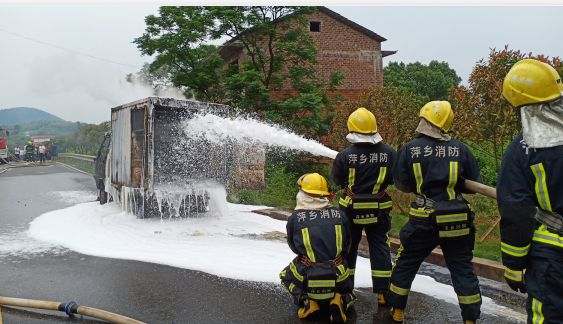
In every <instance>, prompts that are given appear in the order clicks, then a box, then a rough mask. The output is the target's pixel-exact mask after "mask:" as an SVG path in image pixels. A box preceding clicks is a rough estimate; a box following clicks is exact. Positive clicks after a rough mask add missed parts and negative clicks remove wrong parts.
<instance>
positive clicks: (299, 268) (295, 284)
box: [280, 257, 355, 306]
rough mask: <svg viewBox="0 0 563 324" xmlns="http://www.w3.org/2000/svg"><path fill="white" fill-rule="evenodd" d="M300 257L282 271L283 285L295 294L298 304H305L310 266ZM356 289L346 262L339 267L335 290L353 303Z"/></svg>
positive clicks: (294, 299) (295, 301) (294, 297)
mask: <svg viewBox="0 0 563 324" xmlns="http://www.w3.org/2000/svg"><path fill="white" fill-rule="evenodd" d="M299 258H300V257H296V258H295V259H293V261H291V263H290V264H289V265H288V266H287V267H285V268H284V269H283V270H282V271H281V272H280V279H281V282H282V285H284V287H285V288H286V289H287V291H288V292H289V293H290V294H291V295H292V296H293V302H294V303H295V305H297V306H303V302H304V301H305V299H307V298H308V296H307V270H308V267H310V266H306V265H304V264H303V263H301V262H300V261H299ZM353 290H354V286H353V282H352V280H351V278H350V272H349V270H348V268H347V267H346V265H345V264H343V265H339V266H338V267H337V278H336V286H335V288H334V292H337V293H340V294H341V295H343V296H344V298H345V300H346V302H349V303H353V302H354V301H355V296H354V295H353V294H352V292H353ZM346 306H348V305H346Z"/></svg>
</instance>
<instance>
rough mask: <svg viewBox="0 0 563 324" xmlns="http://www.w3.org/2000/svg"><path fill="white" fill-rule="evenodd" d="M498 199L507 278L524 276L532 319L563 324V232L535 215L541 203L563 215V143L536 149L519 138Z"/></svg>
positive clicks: (507, 163) (506, 157)
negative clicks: (544, 223) (552, 227)
mask: <svg viewBox="0 0 563 324" xmlns="http://www.w3.org/2000/svg"><path fill="white" fill-rule="evenodd" d="M497 200H498V206H499V210H500V214H501V223H500V231H501V251H502V263H503V265H504V266H505V277H506V279H507V282H509V281H510V280H512V281H513V282H516V283H521V282H522V280H524V283H525V287H526V290H527V292H528V302H527V311H528V323H545V324H550V323H563V234H561V233H557V232H555V231H553V230H551V229H547V228H546V226H545V225H543V224H541V223H540V222H538V221H536V220H535V219H534V215H535V214H536V207H537V208H539V209H541V210H543V211H546V212H555V213H558V214H559V215H563V146H555V147H551V148H538V149H534V148H530V147H528V146H527V145H526V143H525V142H524V140H523V137H522V135H520V136H519V137H517V138H516V139H515V140H514V141H513V142H512V143H511V144H510V146H509V147H508V149H507V151H506V153H505V155H504V158H503V162H502V167H501V170H500V174H499V180H498V186H497ZM524 269H526V272H525V276H524V277H523V275H522V271H523V270H524Z"/></svg>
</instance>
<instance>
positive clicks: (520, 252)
mask: <svg viewBox="0 0 563 324" xmlns="http://www.w3.org/2000/svg"><path fill="white" fill-rule="evenodd" d="M500 250H501V252H504V253H506V254H509V255H512V256H515V257H518V258H521V257H524V256H526V255H528V251H530V244H528V245H526V246H524V247H518V246H513V245H510V244H507V243H504V242H500Z"/></svg>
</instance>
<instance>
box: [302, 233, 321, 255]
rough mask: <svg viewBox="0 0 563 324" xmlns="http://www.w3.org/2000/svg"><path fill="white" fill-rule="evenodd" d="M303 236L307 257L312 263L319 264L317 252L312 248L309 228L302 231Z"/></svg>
mask: <svg viewBox="0 0 563 324" xmlns="http://www.w3.org/2000/svg"><path fill="white" fill-rule="evenodd" d="M301 235H302V236H303V244H305V250H307V257H309V259H310V260H311V262H317V259H316V258H315V252H314V251H313V247H312V246H311V239H310V238H309V229H308V228H307V227H305V228H302V229H301Z"/></svg>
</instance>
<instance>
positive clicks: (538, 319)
mask: <svg viewBox="0 0 563 324" xmlns="http://www.w3.org/2000/svg"><path fill="white" fill-rule="evenodd" d="M542 308H543V304H542V302H541V301H539V300H537V299H535V298H533V297H532V323H533V324H543V321H544V320H545V318H544V317H543V313H542Z"/></svg>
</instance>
